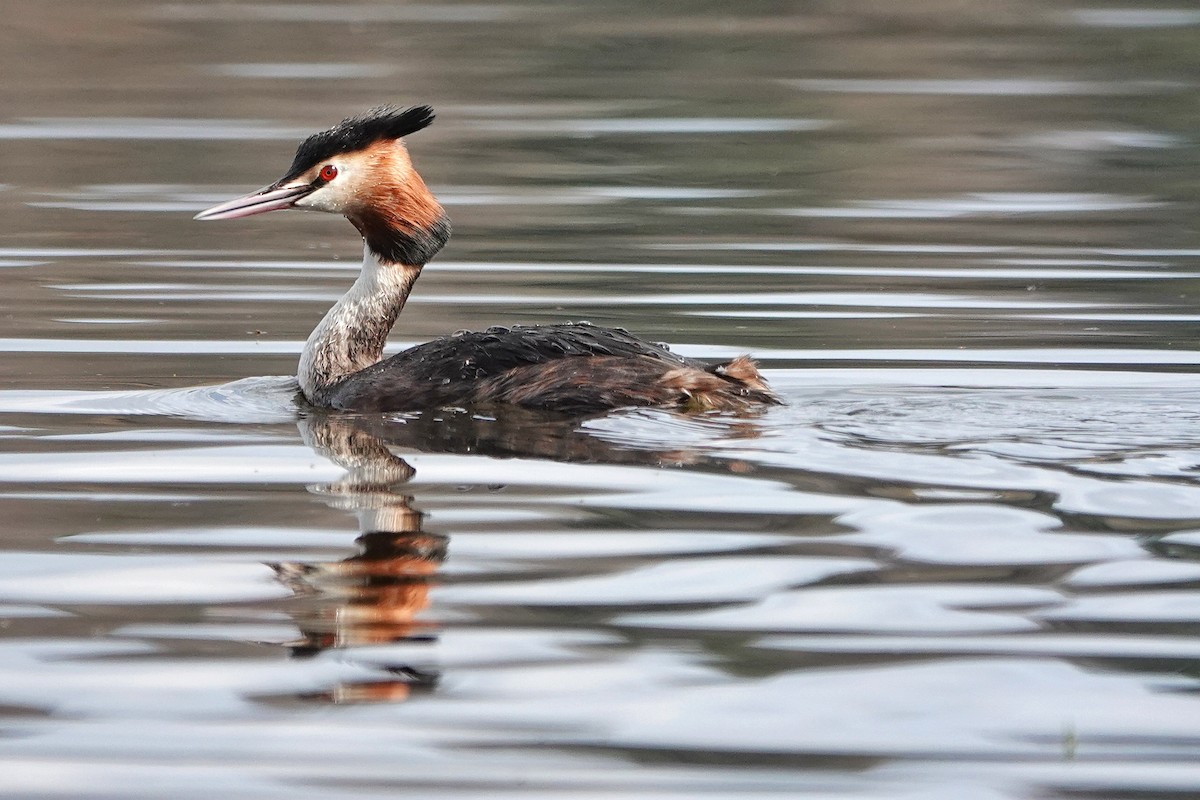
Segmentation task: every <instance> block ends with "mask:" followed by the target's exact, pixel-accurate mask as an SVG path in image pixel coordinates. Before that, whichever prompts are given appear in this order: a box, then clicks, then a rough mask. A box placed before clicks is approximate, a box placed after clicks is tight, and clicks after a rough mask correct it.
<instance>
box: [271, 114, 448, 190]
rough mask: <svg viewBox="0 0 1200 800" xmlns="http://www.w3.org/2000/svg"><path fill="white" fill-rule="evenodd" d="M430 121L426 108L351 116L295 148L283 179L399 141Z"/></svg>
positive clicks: (430, 117)
mask: <svg viewBox="0 0 1200 800" xmlns="http://www.w3.org/2000/svg"><path fill="white" fill-rule="evenodd" d="M431 122H433V109H432V108H430V107H429V106H414V107H412V108H398V107H396V106H380V107H379V108H373V109H371V110H370V111H368V112H367V113H365V114H363V115H362V116H360V117H350V118H349V119H344V120H342V121H341V122H339V123H338V124H337V125H334V126H333V127H332V128H330V129H329V130H327V131H321V132H320V133H314V134H313V135H312V136H310V137H308V138H307V139H305V140H304V141H303V142H302V143H301V144H300V147H299V148H297V149H296V157H295V158H294V159H292V166H291V167H290V168H288V172H287V175H286V176H284V178H283V180H288V179H290V178H294V177H295V176H297V175H299V174H300V173H301V172H304V171H305V170H307V169H308V168H309V167H312V166H313V165H315V164H316V163H318V162H320V161H324V160H325V159H327V158H331V157H333V156H336V155H340V154H341V153H353V152H354V151H356V150H362V149H363V148H364V147H369V146H370V145H373V144H375V143H376V142H379V141H383V140H392V139H399V138H400V137H401V136H407V135H408V134H410V133H415V132H416V131H419V130H421V129H422V128H424V127H426V126H428V125H429V123H431Z"/></svg>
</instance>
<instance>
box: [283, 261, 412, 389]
mask: <svg viewBox="0 0 1200 800" xmlns="http://www.w3.org/2000/svg"><path fill="white" fill-rule="evenodd" d="M420 274H421V268H420V267H412V266H406V265H403V264H390V263H386V262H382V261H380V260H379V258H378V257H377V256H376V255H375V253H373V252H372V251H371V249H370V248H369V247H367V246H366V245H365V244H364V245H363V264H362V271H361V272H360V273H359V275H358V280H356V281H355V282H354V285H353V286H351V287H350V290H349V291H348V292H346V294H345V295H343V296H342V299H341V300H338V301H337V303H336V304H334V306H333V308H331V309H329V312H328V313H327V314H326V315H325V317H324V318H323V319H322V320H321V321H320V323H318V324H317V327H316V328H314V329H313V332H312V334H311V335H309V337H308V341H307V342H306V343H305V344H304V351H303V352H302V353H301V354H300V366H299V369H298V372H297V376H296V377H297V378H298V379H299V381H300V390H301V391H302V392H304V396H305V397H307V398H308V400H309V402H311V403H314V404H316V405H326V403H324V402H322V397H323V396H324V395H325V394H326V393H327V391H328V390H329V389H330V388H331V387H333V386H334V385H336V384H338V383H339V382H341V381H342V380H345V379H346V378H347V377H349V376H351V375H353V374H354V373H356V372H358V371H359V370H363V369H366V368H367V367H369V366H371V365H372V364H375V363H377V362H378V361H379V360H380V359H381V358H382V357H383V348H384V345H385V344H386V343H387V335H388V332H389V331H391V329H392V326H393V325H394V324H395V323H396V317H397V316H399V314H400V311H401V309H403V308H404V301H405V300H406V299H408V293H409V291H411V289H412V285H413V282H414V281H416V279H417V277H418V276H419V275H420Z"/></svg>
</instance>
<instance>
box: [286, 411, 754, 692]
mask: <svg viewBox="0 0 1200 800" xmlns="http://www.w3.org/2000/svg"><path fill="white" fill-rule="evenodd" d="M728 422H729V423H730V427H728V428H726V429H725V431H726V433H727V434H728V435H730V436H732V437H737V438H755V437H757V435H758V428H757V425H756V424H755V422H754V419H753V418H752V417H749V416H742V417H741V418H740V419H738V420H736V421H735V420H728ZM580 423H581V420H580V418H578V417H570V416H566V415H562V416H559V415H548V414H545V413H542V412H536V411H529V410H523V409H505V410H504V411H502V412H500V413H497V414H495V415H480V414H476V413H469V412H465V411H454V410H448V411H441V412H425V413H422V414H415V415H410V416H407V417H400V418H398V417H394V416H388V415H355V414H338V413H330V412H324V411H319V410H315V409H314V410H310V411H308V412H307V413H306V414H305V415H304V416H303V417H302V418H301V420H300V423H299V425H300V432H301V435H302V436H303V438H304V441H305V443H306V444H308V445H309V447H311V448H312V449H313V450H314V451H315V452H316V453H317V454H318V455H321V456H323V457H325V458H328V459H330V460H331V461H333V462H334V463H335V464H337V465H338V466H340V467H342V468H344V469H345V470H346V471H347V472H346V474H345V475H344V476H343V477H342V478H340V479H339V480H337V481H335V482H333V483H329V484H320V485H314V486H310V487H309V491H311V492H313V493H314V494H318V495H320V496H322V497H324V499H325V501H326V503H328V504H329V505H331V506H333V507H335V508H340V509H345V510H347V511H353V512H354V513H355V514H356V515H357V516H358V521H359V529H360V530H361V532H362V533H361V535H360V536H359V537H358V539H357V540H356V544H357V545H358V548H359V552H358V553H357V554H356V555H353V556H351V557H349V558H346V559H343V560H341V561H335V562H315V563H314V562H296V561H291V562H280V563H275V564H272V565H271V566H272V567H273V568H274V570H275V572H276V574H277V576H278V578H279V580H280V581H282V582H283V583H284V584H285V585H287V586H288V587H289V588H291V589H292V591H293V592H294V593H295V595H296V602H294V603H292V604H291V610H290V612H289V613H290V614H291V616H292V617H293V619H294V620H295V622H296V624H297V625H298V627H299V628H300V631H301V635H300V637H299V638H298V639H297V640H296V641H293V642H290V643H289V646H290V647H291V649H292V652H293V654H294V655H296V656H300V657H304V656H315V655H317V654H319V653H321V652H322V651H325V650H329V649H341V648H350V647H365V646H372V645H388V644H395V643H398V642H404V643H420V642H425V643H433V642H435V641H436V639H437V628H436V626H435V625H434V624H433V623H432V622H429V621H427V620H425V619H423V618H422V612H424V611H425V610H426V609H427V607H428V605H429V600H430V590H431V588H432V587H433V586H434V584H435V582H436V579H437V572H438V569H439V567H440V566H441V564H442V562H443V561H444V560H445V558H446V552H447V545H448V542H449V540H448V537H447V536H444V535H441V534H437V533H429V532H426V531H424V530H423V529H422V523H423V517H424V515H423V514H422V513H421V512H420V511H419V510H417V509H416V508H414V507H413V505H412V503H413V498H412V497H411V496H409V495H407V494H405V493H404V491H403V487H404V486H405V484H406V483H408V481H409V480H410V479H411V478H412V477H413V475H414V474H415V470H414V469H413V468H412V466H410V465H409V464H408V463H407V462H406V461H405V460H404V459H403V458H401V457H400V456H398V455H396V454H395V453H393V452H392V449H391V448H393V447H396V448H400V449H411V450H417V451H424V452H441V453H458V454H474V455H483V456H490V457H494V458H516V457H524V458H538V459H544V460H549V461H559V462H572V463H603V464H627V465H630V464H636V465H641V466H647V465H653V466H682V465H687V466H688V467H689V468H696V469H701V470H713V471H720V472H745V471H747V469H748V466H747V465H746V464H743V463H741V462H738V461H730V460H725V459H716V458H713V457H712V456H709V455H707V454H705V453H703V452H701V451H698V450H696V449H690V448H683V449H673V450H654V449H645V448H634V447H629V446H623V445H619V444H614V443H611V442H607V441H605V440H603V439H600V438H598V437H596V436H593V435H591V434H589V433H587V432H585V431H583V430H581V429H580ZM409 652H411V651H409ZM426 661H427V662H428V661H432V654H431V658H429V659H426ZM380 669H381V670H382V671H383V672H384V674H385V675H386V677H381V678H379V679H377V680H370V681H358V682H353V683H341V684H339V685H337V686H335V687H333V688H330V689H326V690H323V691H320V692H315V693H308V694H305V695H303V699H305V700H310V701H319V702H334V703H356V702H357V703H363V702H400V701H404V700H407V699H409V698H410V697H412V696H413V694H414V693H417V692H421V691H427V690H429V689H432V688H433V687H434V686H436V685H437V681H438V678H439V675H438V672H437V671H436V670H435V669H432V668H430V667H428V666H426V665H416V664H412V663H393V664H387V665H381V666H380Z"/></svg>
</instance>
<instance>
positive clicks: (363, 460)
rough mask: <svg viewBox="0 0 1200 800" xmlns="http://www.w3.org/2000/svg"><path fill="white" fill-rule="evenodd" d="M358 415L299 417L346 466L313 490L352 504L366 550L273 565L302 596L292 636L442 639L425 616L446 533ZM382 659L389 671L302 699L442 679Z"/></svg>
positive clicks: (309, 640) (381, 693) (337, 697)
mask: <svg viewBox="0 0 1200 800" xmlns="http://www.w3.org/2000/svg"><path fill="white" fill-rule="evenodd" d="M354 422H355V420H354V419H353V418H351V417H338V416H335V415H324V414H321V415H314V416H311V417H308V418H306V419H304V420H303V421H302V422H301V425H300V430H301V433H302V435H303V436H304V440H305V442H306V443H307V444H308V445H309V446H310V447H312V448H313V450H315V451H316V452H317V453H318V454H319V455H322V456H325V457H326V458H329V459H330V460H332V461H333V462H334V463H336V464H337V465H339V466H341V467H343V468H345V469H346V470H347V473H346V475H344V476H343V477H342V478H341V479H339V480H337V481H335V482H334V483H329V484H319V485H314V486H310V487H309V490H310V491H312V492H313V493H315V494H319V495H322V496H324V497H325V498H326V502H327V503H328V504H329V505H331V506H334V507H336V508H342V509H346V510H348V511H354V512H355V513H356V514H357V516H358V522H359V530H360V531H361V535H360V536H359V537H358V539H356V540H355V543H356V544H357V546H358V549H359V552H358V553H357V554H355V555H353V556H351V557H349V558H346V559H343V560H341V561H334V562H318V563H313V562H297V561H287V562H280V563H276V564H272V565H271V566H272V567H273V568H274V569H275V572H276V574H277V575H278V577H279V580H280V581H282V582H283V583H284V584H285V585H287V586H288V587H289V588H291V589H292V590H293V591H294V592H295V593H296V597H297V599H298V600H299V601H300V602H299V603H297V605H298V606H299V610H298V611H295V612H293V617H294V619H295V621H296V623H297V625H298V626H299V627H300V631H301V636H300V638H299V639H298V640H296V641H294V642H291V643H289V646H290V647H291V649H292V652H293V654H295V655H297V656H313V655H316V654H318V653H320V652H322V651H324V650H328V649H333V648H346V647H363V646H369V645H381V644H392V643H395V642H420V641H425V642H432V641H435V639H436V636H435V629H434V628H433V626H432V625H431V624H430V623H425V622H422V621H420V620H419V619H418V616H419V615H420V613H421V612H422V611H424V610H425V608H426V607H427V606H428V605H429V591H430V588H431V585H432V582H433V580H434V578H435V576H436V574H437V571H438V567H439V566H441V563H442V561H443V560H445V557H446V543H447V540H446V537H445V536H440V535H438V534H432V533H426V532H424V531H423V530H421V523H422V517H423V515H422V513H421V512H420V511H418V510H416V509H414V508H413V507H412V505H411V502H412V498H411V497H409V496H407V495H405V494H403V493H402V492H401V491H399V487H401V486H402V485H403V484H404V483H406V482H407V481H408V480H409V479H410V478H411V477H412V475H413V468H412V467H411V466H409V464H408V463H407V462H405V461H404V459H402V458H400V457H399V456H396V455H394V454H393V453H392V452H391V451H390V450H389V449H388V447H387V445H386V444H385V443H384V442H383V441H381V440H380V439H378V438H376V437H374V436H372V435H371V434H370V433H368V432H366V431H364V430H360V429H359V428H357V427H356V426H355V424H354ZM385 669H386V673H387V674H388V677H386V678H381V679H379V680H374V681H362V682H354V683H342V684H339V685H338V686H336V687H334V688H332V689H329V690H325V691H322V692H317V693H313V694H308V695H305V699H308V700H318V701H328V702H335V703H363V702H399V701H403V700H407V699H408V698H409V697H410V696H411V695H412V694H413V693H414V692H417V691H421V690H425V689H429V688H431V687H433V686H434V685H435V684H436V683H437V678H438V675H437V673H436V672H435V671H431V670H428V669H424V668H420V667H416V666H413V665H410V664H397V665H391V666H388V667H386V668H385Z"/></svg>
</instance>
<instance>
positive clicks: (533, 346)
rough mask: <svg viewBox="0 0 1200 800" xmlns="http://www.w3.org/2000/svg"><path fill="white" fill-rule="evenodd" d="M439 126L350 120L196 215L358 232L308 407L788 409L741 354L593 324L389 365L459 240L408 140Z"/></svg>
mask: <svg viewBox="0 0 1200 800" xmlns="http://www.w3.org/2000/svg"><path fill="white" fill-rule="evenodd" d="M432 121H433V109H431V108H430V107H428V106H417V107H415V108H408V109H402V108H396V107H392V106H384V107H381V108H376V109H372V110H371V111H369V112H367V113H366V114H364V115H363V116H361V117H354V118H351V119H346V120H343V121H342V122H341V123H339V124H337V125H335V126H334V127H332V128H330V129H329V130H327V131H322V132H320V133H316V134H313V135H312V136H310V137H308V138H307V139H305V140H304V142H302V143H301V144H300V147H299V148H298V149H297V150H296V157H295V158H294V159H293V160H292V166H291V167H290V168H289V169H288V171H287V173H286V174H285V175H284V176H283V177H282V178H280V179H279V180H277V181H275V183H273V184H271V185H270V186H267V187H266V188H264V189H260V190H259V191H257V192H254V193H252V194H248V195H246V196H245V197H239V198H237V199H235V200H230V201H228V202H225V203H221V204H220V205H217V206H213V207H212V208H210V209H208V210H206V211H202V212H200V213H199V214H197V215H196V219H202V220H207V219H236V218H238V217H248V216H250V215H252V214H262V213H264V212H266V211H276V210H278V209H283V208H300V209H312V210H314V211H327V212H330V213H334V214H342V215H344V216H345V217H346V218H347V219H348V220H350V222H351V223H353V225H354V227H355V228H357V229H358V232H359V233H361V234H362V237H363V242H364V246H363V265H362V272H361V273H360V274H359V276H358V280H356V281H355V282H354V285H353V286H352V287H351V288H350V291H348V292H347V293H346V294H345V296H344V297H342V299H341V300H339V301H338V302H337V304H336V305H334V307H333V308H332V309H330V311H329V313H327V314H326V315H325V318H324V319H322V320H321V322H320V324H318V325H317V327H316V329H315V330H313V332H312V335H310V336H309V337H308V342H307V343H306V344H305V345H304V351H303V353H302V355H301V356H300V366H299V374H298V375H297V377H298V379H299V382H300V389H301V391H302V392H303V393H304V396H305V398H306V399H307V400H308V401H309V402H310V403H312V404H313V405H315V406H321V407H324V408H334V409H341V410H347V411H416V410H421V409H429V408H438V407H443V406H473V405H479V404H491V403H501V404H516V405H520V406H525V407H527V408H539V409H547V410H554V411H566V412H572V413H590V412H600V411H606V410H609V409H614V408H621V407H625V406H675V407H683V408H688V409H724V410H739V409H746V408H750V407H753V406H756V405H762V404H776V403H778V402H779V399H778V398H777V397H776V396H775V394H774V393H772V392H771V390H770V388H769V387H768V386H767V384H766V381H764V380H763V378H762V377H761V376H760V375H759V373H758V370H757V369H756V368H755V366H754V362H753V361H751V360H750V359H749V358H748V357H746V356H741V357H738V358H735V359H733V360H732V361H728V362H725V363H722V364H712V365H709V364H703V363H701V362H698V361H693V360H692V359H687V358H683V357H681V356H678V355H676V354H674V353H672V352H671V351H670V350H668V349H667V348H666V347H664V346H662V345H658V344H652V343H650V342H645V341H642V340H641V339H638V338H636V337H634V336H631V335H630V334H629V333H627V332H625V331H624V330H619V329H609V328H598V327H595V326H593V325H588V324H584V323H567V324H562V325H540V326H515V327H512V328H498V327H497V328H489V329H487V330H485V331H481V332H478V333H466V332H460V333H455V334H453V335H450V336H444V337H442V338H439V339H435V340H434V341H432V342H428V343H426V344H422V345H418V346H416V347H413V348H411V349H409V350H405V351H404V352H402V353H397V354H396V355H394V356H391V357H390V358H387V359H383V349H384V344H385V343H386V340H387V335H388V332H389V331H390V330H391V329H392V326H393V325H394V324H395V322H396V318H397V317H398V316H399V314H400V311H401V309H403V308H404V301H405V300H407V299H408V294H409V292H410V291H411V290H412V286H413V283H414V282H415V281H416V280H417V277H418V276H420V274H421V268H422V267H424V266H425V264H426V263H428V262H429V260H430V259H431V258H433V257H434V255H436V254H437V252H438V251H439V250H441V249H442V246H443V245H444V244H446V241H447V240H448V239H449V238H450V222H449V220H448V219H447V218H446V215H445V213H444V212H443V211H442V207H441V205H439V204H438V202H437V200H436V199H435V198H434V196H433V194H432V193H431V192H430V191H429V189H428V188H427V187H426V186H425V182H424V181H423V180H421V176H419V175H418V174H417V173H416V170H414V169H413V165H412V161H411V160H409V157H408V151H407V150H406V149H405V147H404V143H403V142H402V141H401V137H402V136H407V135H408V134H410V133H414V132H416V131H419V130H421V129H422V128H424V127H426V126H427V125H429V123H431V122H432Z"/></svg>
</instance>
